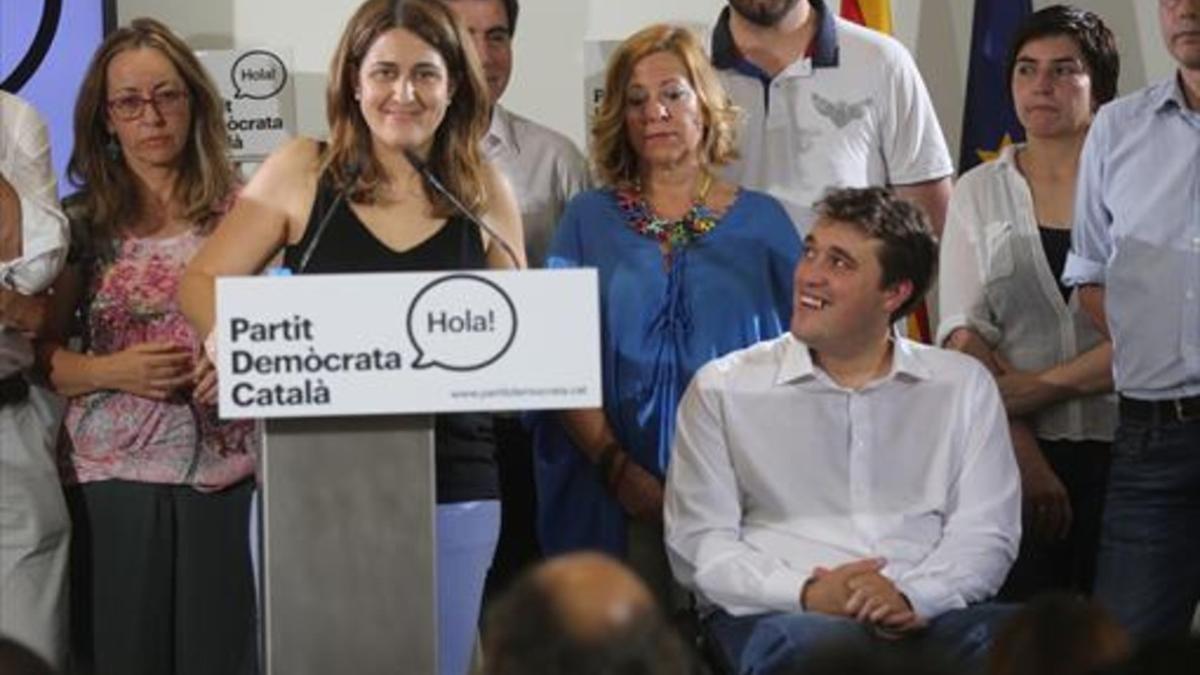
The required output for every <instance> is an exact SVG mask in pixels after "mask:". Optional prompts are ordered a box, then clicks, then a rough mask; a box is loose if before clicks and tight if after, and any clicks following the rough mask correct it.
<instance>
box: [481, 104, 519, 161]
mask: <svg viewBox="0 0 1200 675" xmlns="http://www.w3.org/2000/svg"><path fill="white" fill-rule="evenodd" d="M483 147H484V148H485V149H486V151H488V152H494V151H496V150H499V149H503V148H508V149H510V150H512V152H513V153H514V154H520V152H521V148H520V146H518V145H517V135H516V133H514V132H513V124H512V115H511V114H509V112H508V111H507V110H505V109H504V108H503V107H502V106H501V105H500V104H499V103H497V104H496V105H494V106H492V122H491V124H490V125H488V130H487V133H486V134H484V136H483Z"/></svg>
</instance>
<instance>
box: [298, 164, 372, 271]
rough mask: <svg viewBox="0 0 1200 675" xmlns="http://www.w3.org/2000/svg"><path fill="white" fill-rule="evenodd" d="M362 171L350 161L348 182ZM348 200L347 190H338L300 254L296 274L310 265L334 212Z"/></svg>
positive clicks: (347, 165)
mask: <svg viewBox="0 0 1200 675" xmlns="http://www.w3.org/2000/svg"><path fill="white" fill-rule="evenodd" d="M361 172H362V167H361V166H359V164H358V162H349V163H347V164H346V184H347V185H351V184H353V183H354V181H356V180H358V174H359V173H361ZM344 201H346V190H344V189H342V190H338V193H337V195H336V196H335V197H334V198H333V202H332V203H331V204H330V205H329V207H328V208H326V209H325V213H324V214H323V215H322V216H321V220H320V221H318V222H317V229H316V230H315V231H314V232H313V236H312V239H309V240H308V245H307V246H305V247H304V252H303V253H301V255H300V262H299V263H297V265H296V274H304V270H305V268H307V267H308V260H309V258H312V254H313V251H316V250H317V244H319V243H320V242H321V237H322V236H324V234H325V229H326V228H328V227H329V221H331V220H333V214H334V212H335V211H337V210H338V207H339V206H341V205H342V202H344Z"/></svg>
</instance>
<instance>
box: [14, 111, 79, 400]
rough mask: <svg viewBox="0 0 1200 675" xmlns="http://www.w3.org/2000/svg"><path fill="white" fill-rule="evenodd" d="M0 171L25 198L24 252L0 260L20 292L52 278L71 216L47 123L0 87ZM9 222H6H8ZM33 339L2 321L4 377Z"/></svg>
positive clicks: (27, 358)
mask: <svg viewBox="0 0 1200 675" xmlns="http://www.w3.org/2000/svg"><path fill="white" fill-rule="evenodd" d="M0 173H2V174H4V177H5V179H6V180H7V181H8V182H9V184H10V185H12V187H13V189H14V190H15V191H16V193H17V196H18V198H19V199H20V202H21V224H20V227H21V249H22V250H21V255H20V256H18V257H16V258H13V259H11V260H2V261H0V285H3V286H4V287H5V288H6V289H8V290H15V291H17V292H19V293H22V294H26V295H29V294H33V293H37V292H40V291H42V290H45V289H46V288H47V287H49V286H50V284H52V283H54V279H55V277H57V276H58V272H59V270H60V269H61V268H62V264H63V261H64V260H66V256H67V242H68V241H69V238H68V229H67V219H66V217H64V216H63V214H62V211H61V210H60V209H59V207H58V189H57V186H56V181H55V179H54V169H53V167H52V166H51V164H50V141H49V137H48V135H47V133H46V124H45V123H44V122H43V121H42V119H41V117H39V116H38V114H37V111H35V110H34V109H33V107H32V106H30V105H29V104H28V103H25V102H24V101H22V100H21V99H19V98H17V97H16V96H13V95H11V94H9V93H7V92H3V91H0ZM6 226H7V224H6ZM32 359H33V351H32V349H31V347H30V345H29V340H27V339H26V338H25V337H24V336H22V335H20V334H19V333H17V332H16V331H15V330H12V329H10V328H7V327H5V326H3V325H0V377H5V376H8V375H11V374H12V373H14V372H16V371H18V370H21V369H22V368H25V367H27V366H28V365H29V364H30V363H31V362H32Z"/></svg>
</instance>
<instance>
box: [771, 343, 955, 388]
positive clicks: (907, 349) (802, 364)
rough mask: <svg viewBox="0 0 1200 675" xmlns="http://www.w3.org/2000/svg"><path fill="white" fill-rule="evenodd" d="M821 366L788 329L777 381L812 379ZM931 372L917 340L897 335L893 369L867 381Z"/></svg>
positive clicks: (922, 376) (914, 377)
mask: <svg viewBox="0 0 1200 675" xmlns="http://www.w3.org/2000/svg"><path fill="white" fill-rule="evenodd" d="M818 370H819V369H818V368H817V365H816V364H815V363H813V360H812V353H811V352H809V350H808V345H806V344H804V343H803V342H801V341H800V340H798V339H796V336H795V335H792V334H791V333H788V334H787V336H786V342H785V343H784V354H783V359H782V361H781V363H780V364H779V372H778V373H777V374H776V375H775V384H777V385H778V384H791V383H794V382H800V381H803V380H809V379H812V378H815V377H816V376H817V372H818ZM932 376H933V372H932V371H930V370H929V366H928V365H927V364H926V363H925V361H924V359H922V358H921V353H920V348H919V347H917V346H916V343H914V342H913V341H912V340H909V339H908V338H903V337H894V338H893V349H892V368H891V370H890V371H889V372H888V374H887V375H886V376H885V377H883V378H880V379H879V380H877V381H876V382H873V383H872V384H870V385H868V387H867V388H872V387H875V386H877V385H879V384H880V383H882V382H887V381H889V380H892V379H895V378H897V377H901V378H903V379H909V380H927V379H929V378H930V377H932ZM826 377H828V376H826ZM831 381H832V380H831Z"/></svg>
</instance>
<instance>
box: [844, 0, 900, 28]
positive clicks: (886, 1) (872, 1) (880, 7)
mask: <svg viewBox="0 0 1200 675" xmlns="http://www.w3.org/2000/svg"><path fill="white" fill-rule="evenodd" d="M842 18H844V19H849V20H850V21H853V22H854V23H857V24H859V25H862V26H866V27H867V28H871V29H874V30H877V31H879V32H880V33H887V34H888V35H891V33H892V3H891V0H842Z"/></svg>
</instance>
